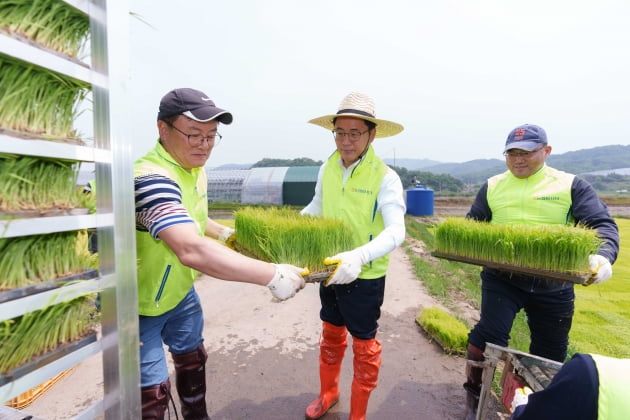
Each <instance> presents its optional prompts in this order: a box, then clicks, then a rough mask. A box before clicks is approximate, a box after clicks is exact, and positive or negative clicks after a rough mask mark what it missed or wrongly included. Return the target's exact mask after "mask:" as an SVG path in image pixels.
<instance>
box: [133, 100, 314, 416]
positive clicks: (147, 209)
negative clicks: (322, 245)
mask: <svg viewBox="0 0 630 420" xmlns="http://www.w3.org/2000/svg"><path fill="white" fill-rule="evenodd" d="M157 119H158V122H157V128H158V132H159V139H158V141H157V144H156V145H155V147H154V148H153V149H152V150H151V151H149V153H147V154H146V155H145V156H143V157H142V158H140V159H138V160H137V161H136V163H135V165H134V184H135V201H136V246H137V255H138V297H139V305H138V311H139V314H140V344H141V346H140V381H141V387H142V418H143V419H162V418H163V417H164V412H165V410H166V407H167V406H168V399H169V395H170V386H171V385H170V381H169V377H168V369H167V365H166V358H165V355H164V351H163V345H164V344H166V345H167V346H168V350H169V352H170V353H171V354H172V356H173V362H174V365H175V378H176V388H177V393H178V394H179V398H180V401H181V409H182V414H183V417H184V419H209V417H208V413H207V409H206V401H205V394H206V373H205V362H206V359H207V357H208V356H207V353H206V350H205V347H204V346H203V337H202V331H203V313H202V308H201V303H200V301H199V296H198V295H197V292H196V291H195V288H194V285H193V283H194V280H195V278H196V277H197V275H198V273H199V272H201V273H204V274H207V275H210V276H213V277H216V278H219V279H223V280H229V281H240V282H247V283H254V284H259V285H263V286H267V287H268V288H269V289H270V291H271V293H272V295H273V296H274V297H276V298H277V299H280V300H285V299H288V298H290V297H292V296H294V295H295V293H296V292H298V291H299V290H300V289H301V288H303V287H304V279H303V277H302V276H301V273H302V271H303V269H302V268H299V267H295V266H292V265H286V264H270V263H266V262H263V261H258V260H255V259H251V258H247V257H245V256H243V255H241V254H239V253H237V252H235V251H233V250H231V249H229V248H228V247H226V246H224V245H223V244H220V243H218V242H215V241H213V240H211V239H210V238H215V239H221V240H222V241H224V242H225V240H226V239H227V238H228V237H229V236H230V235H231V234H232V233H233V230H232V229H230V228H227V227H225V226H223V225H221V224H219V223H216V222H215V221H213V220H212V219H210V218H209V217H208V197H207V190H208V182H207V179H206V173H205V170H204V165H205V163H206V161H207V160H208V158H209V157H210V153H211V152H212V149H213V148H214V146H215V145H216V144H217V142H218V141H219V140H220V139H221V134H219V131H218V129H219V124H230V123H231V122H232V114H231V113H229V112H228V111H225V110H223V109H221V108H219V107H217V106H216V105H215V104H214V102H213V101H212V100H210V98H208V96H207V95H205V94H204V93H203V92H200V91H198V90H194V89H187V88H185V89H175V90H172V91H171V92H169V93H167V94H166V95H165V96H164V97H163V98H162V101H161V102H160V110H159V113H158V118H157Z"/></svg>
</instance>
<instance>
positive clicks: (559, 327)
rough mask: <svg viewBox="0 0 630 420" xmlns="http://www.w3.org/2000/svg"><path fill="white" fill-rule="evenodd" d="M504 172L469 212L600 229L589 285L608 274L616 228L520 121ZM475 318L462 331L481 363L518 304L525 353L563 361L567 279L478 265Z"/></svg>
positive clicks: (473, 393) (473, 370) (469, 411)
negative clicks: (525, 330)
mask: <svg viewBox="0 0 630 420" xmlns="http://www.w3.org/2000/svg"><path fill="white" fill-rule="evenodd" d="M503 153H504V155H505V162H506V166H507V168H508V170H507V171H506V172H504V173H502V174H499V175H496V176H493V177H492V178H490V179H488V180H487V181H486V183H485V184H484V185H483V186H482V187H481V189H480V190H479V191H478V193H477V196H476V198H475V201H474V202H473V204H472V206H471V208H470V211H469V212H468V214H467V216H466V217H468V218H470V219H474V220H479V221H485V222H489V223H498V224H525V225H577V224H580V225H583V226H586V227H588V228H591V229H595V230H597V232H598V236H599V237H600V238H601V239H602V240H603V244H602V246H601V247H600V249H599V250H598V252H597V254H594V255H591V256H590V257H589V264H590V267H591V271H592V272H593V275H592V277H591V278H590V279H589V280H588V284H597V283H602V282H604V281H606V280H607V279H608V278H610V277H611V276H612V267H611V264H612V263H614V262H615V259H616V258H617V253H618V252H619V231H618V228H617V224H616V223H615V221H614V220H613V218H612V217H611V216H610V214H609V213H608V209H607V207H606V205H605V204H604V203H603V202H602V201H601V200H600V199H599V197H598V196H597V193H596V192H595V190H594V189H593V187H592V186H591V185H590V184H589V183H588V182H586V181H585V180H583V179H580V178H578V177H576V176H575V175H572V174H568V173H566V172H562V171H559V170H557V169H553V168H550V167H549V166H547V165H546V164H545V160H546V159H547V157H548V156H549V155H550V154H551V146H550V145H549V144H548V143H547V134H546V132H545V130H543V129H542V128H541V127H539V126H537V125H533V124H525V125H521V126H519V127H516V128H514V129H513V130H512V131H511V132H510V133H509V135H508V137H507V140H506V142H505V149H504V152H503ZM481 281H482V283H481V318H480V320H479V322H478V323H477V324H476V325H475V327H474V328H473V329H472V331H471V332H470V334H469V335H468V352H467V358H468V359H469V360H472V361H477V362H479V361H483V360H484V355H483V352H484V350H485V347H486V343H493V344H497V345H499V346H504V347H505V346H507V345H508V340H509V338H510V330H511V329H512V323H513V322H514V318H515V316H516V314H517V313H518V312H519V311H520V310H521V309H524V311H525V314H526V315H527V323H528V326H529V329H530V337H531V344H530V347H529V351H530V353H532V354H535V355H537V356H541V357H545V358H547V359H551V360H556V361H558V362H564V359H565V358H566V355H567V346H568V343H569V330H570V329H571V323H572V320H573V307H574V300H575V293H574V290H573V283H568V282H561V281H556V280H552V279H547V278H544V277H536V276H531V275H523V274H518V273H511V272H506V271H502V270H497V269H493V268H488V267H484V268H483V270H482V271H481ZM466 374H467V380H466V383H465V384H464V388H465V389H466V391H467V393H466V398H467V399H466V413H465V416H464V418H465V419H466V420H472V419H474V418H475V417H476V415H477V405H478V401H479V392H480V389H481V375H482V368H481V367H475V366H474V363H469V364H468V365H467V367H466Z"/></svg>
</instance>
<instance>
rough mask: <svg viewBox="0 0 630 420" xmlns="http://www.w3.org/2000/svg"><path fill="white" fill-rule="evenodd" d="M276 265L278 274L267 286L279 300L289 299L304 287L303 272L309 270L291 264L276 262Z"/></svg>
mask: <svg viewBox="0 0 630 420" xmlns="http://www.w3.org/2000/svg"><path fill="white" fill-rule="evenodd" d="M274 265H275V266H276V274H274V276H273V278H272V279H271V281H270V282H269V283H267V287H268V288H269V290H271V294H272V295H273V297H275V298H276V299H279V300H287V299H289V298H291V297H293V296H295V294H296V293H297V292H299V291H300V290H301V289H302V288H303V287H304V284H305V282H304V277H302V273H305V272H307V271H306V270H305V269H304V268H300V267H296V266H294V265H290V264H274Z"/></svg>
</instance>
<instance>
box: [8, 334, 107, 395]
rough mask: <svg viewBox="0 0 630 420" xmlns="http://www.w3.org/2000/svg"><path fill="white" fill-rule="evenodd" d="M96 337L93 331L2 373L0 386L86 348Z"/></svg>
mask: <svg viewBox="0 0 630 420" xmlns="http://www.w3.org/2000/svg"><path fill="white" fill-rule="evenodd" d="M96 335H97V334H96V331H93V332H91V333H89V334H88V335H86V336H85V337H83V338H81V339H79V340H76V341H73V342H71V343H67V344H63V345H61V346H59V347H57V348H56V349H54V350H52V351H50V352H48V353H45V354H43V355H41V356H39V357H36V358H34V359H33V360H31V361H30V362H27V363H25V364H23V365H21V366H19V367H17V368H15V369H12V370H10V371H8V372H5V373H2V374H1V375H0V386H2V385H5V384H7V383H9V382H13V381H15V380H16V379H19V378H21V377H22V376H24V375H27V374H29V373H31V372H33V371H35V370H37V369H40V368H42V367H43V366H45V365H47V364H49V363H52V362H54V361H55V360H58V359H60V358H62V357H63V356H66V355H68V354H70V353H72V352H75V351H77V350H79V349H80V348H82V347H85V346H87V345H88V344H92V343H94V342H95V341H96Z"/></svg>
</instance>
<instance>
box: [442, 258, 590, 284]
mask: <svg viewBox="0 0 630 420" xmlns="http://www.w3.org/2000/svg"><path fill="white" fill-rule="evenodd" d="M431 255H433V256H434V257H436V258H442V259H445V260H450V261H456V262H461V263H466V264H473V265H480V266H483V267H489V268H494V269H497V270H501V271H508V272H511V273H516V274H523V275H527V276H536V277H542V278H546V279H551V280H559V281H564V282H570V283H575V284H584V283H586V281H587V280H588V279H589V278H590V277H591V275H590V273H583V274H578V273H565V272H559V271H550V270H541V269H537V268H531V267H524V266H519V265H513V264H505V263H500V262H495V261H488V260H480V259H476V258H472V257H466V256H462V255H455V254H447V253H444V252H439V251H433V252H431Z"/></svg>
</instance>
